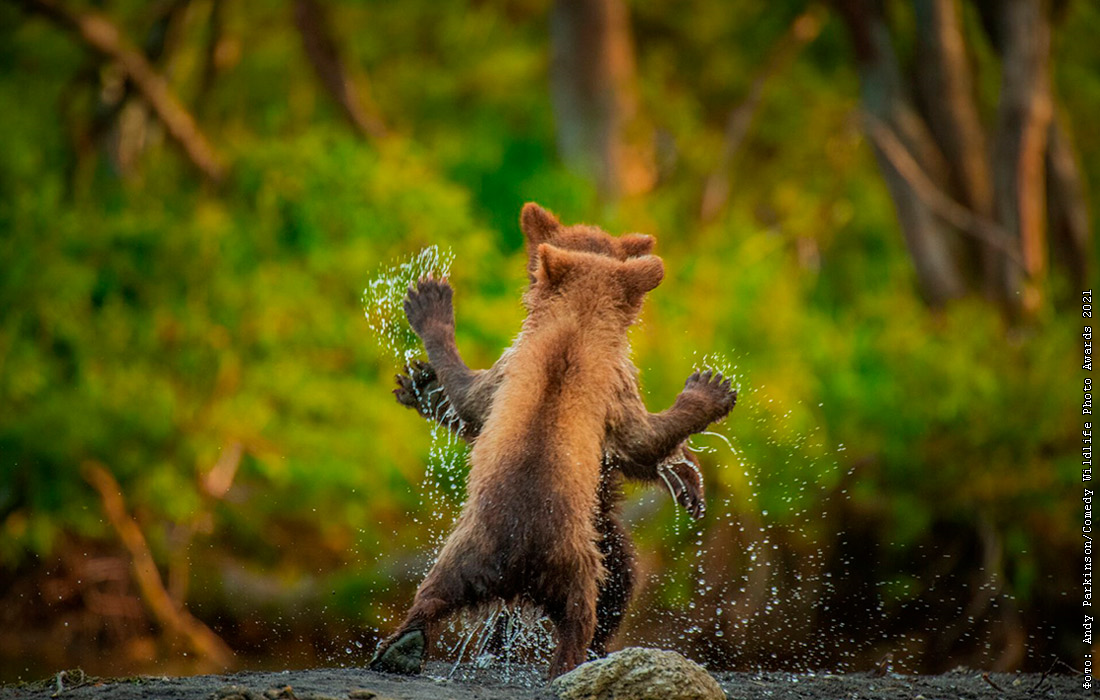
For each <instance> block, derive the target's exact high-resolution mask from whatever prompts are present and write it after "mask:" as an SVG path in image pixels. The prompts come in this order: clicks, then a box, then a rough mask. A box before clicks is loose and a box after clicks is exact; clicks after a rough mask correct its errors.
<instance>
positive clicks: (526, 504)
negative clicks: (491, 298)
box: [370, 244, 732, 676]
mask: <svg viewBox="0 0 1100 700" xmlns="http://www.w3.org/2000/svg"><path fill="white" fill-rule="evenodd" d="M663 274H664V268H663V265H662V263H661V261H660V259H659V258H657V257H655V256H643V257H638V258H632V259H628V260H626V261H620V260H615V259H613V258H610V257H606V256H601V255H596V254H592V253H584V252H575V251H566V250H561V249H558V248H555V247H553V246H550V245H547V244H543V245H541V246H539V248H538V256H537V264H536V266H535V270H534V278H535V281H534V284H533V285H532V287H531V288H530V289H529V291H528V292H527V295H526V296H527V298H526V299H525V301H526V302H527V307H528V309H529V315H528V317H527V319H526V320H525V321H524V326H523V331H522V333H521V335H520V338H519V339H518V340H517V342H516V344H515V345H514V347H513V349H512V355H511V357H510V358H509V361H508V363H507V367H506V370H505V374H504V377H503V379H502V382H501V384H500V386H499V387H498V389H497V390H496V392H495V394H494V397H493V402H492V407H491V409H490V412H489V415H488V417H487V418H486V420H485V423H484V426H483V428H482V431H481V434H480V436H479V437H478V439H477V441H476V442H475V443H474V447H473V450H472V451H471V453H470V475H469V480H468V489H467V501H466V504H465V506H464V508H463V511H462V513H461V514H460V516H459V519H458V522H457V524H456V526H455V529H454V531H453V532H452V533H451V535H450V536H449V537H448V539H447V541H446V543H445V544H444V546H443V548H442V550H441V551H440V554H439V558H438V559H437V561H436V563H435V564H434V566H433V567H432V569H431V571H430V572H429V573H428V576H427V577H426V578H425V580H424V582H423V583H422V584H421V585H420V588H419V589H418V591H417V594H416V597H415V599H414V601H413V605H412V607H411V609H410V611H409V613H408V615H407V617H406V619H405V621H404V623H403V624H402V625H401V627H400V628H399V629H398V630H397V631H396V632H395V633H394V634H393V635H392V636H391V637H389V638H388V639H387V640H386V641H385V642H383V644H382V645H381V646H380V648H379V651H378V653H377V654H376V655H375V658H374V659H373V660H372V661H371V665H370V666H371V668H373V669H375V670H383V671H394V672H402V673H416V672H418V671H419V670H420V668H421V666H422V664H423V660H424V654H425V652H426V649H427V647H428V645H429V644H430V640H431V638H432V636H433V633H434V631H435V630H434V627H435V625H436V623H438V622H439V621H440V620H441V619H442V618H444V617H445V616H447V615H448V614H450V613H452V612H455V611H457V610H459V609H461V608H465V607H473V606H478V605H481V604H484V603H489V602H492V601H494V600H498V599H502V600H504V601H506V602H516V601H523V602H529V603H533V604H535V605H536V606H538V607H539V608H541V609H542V611H543V612H544V613H545V614H546V615H547V617H549V618H550V620H551V622H552V623H553V624H554V626H555V628H556V630H557V633H558V648H557V651H556V653H555V655H554V658H553V661H552V664H551V668H550V674H551V676H557V675H559V674H561V673H563V672H565V671H568V670H570V669H572V668H573V667H575V666H577V665H578V664H580V663H581V662H582V661H584V658H585V650H586V648H587V647H588V645H589V643H590V642H591V640H592V636H593V632H594V630H595V626H596V599H597V586H598V582H599V580H600V579H601V577H602V576H603V575H604V568H603V565H602V562H601V554H600V552H599V550H598V548H597V545H596V542H597V538H598V534H597V531H596V527H595V524H594V517H593V516H594V513H595V512H596V509H597V505H598V503H597V499H598V491H599V488H600V470H601V463H602V461H603V458H604V454H603V451H604V442H605V437H606V435H607V432H608V430H609V426H611V425H613V424H615V423H616V422H617V421H618V420H619V419H621V418H622V416H621V410H620V407H618V406H617V405H616V401H617V397H620V396H622V394H623V392H624V391H630V389H631V388H632V387H631V386H630V385H629V379H630V377H629V376H628V373H626V372H624V371H623V367H625V366H629V362H628V353H629V348H628V344H627V341H626V330H627V328H629V326H630V325H631V324H632V323H633V322H634V320H635V319H636V318H637V315H638V313H639V311H640V309H641V304H642V300H643V298H644V296H645V294H646V293H647V292H648V291H650V290H652V289H653V288H655V287H656V286H657V285H658V284H659V283H660V281H661V278H662V276H663ZM450 303H451V290H450V287H449V286H447V285H446V284H445V283H440V282H437V281H435V280H422V281H421V283H420V285H419V289H418V290H417V291H416V292H410V295H409V297H408V299H407V301H406V313H407V315H408V317H409V321H410V323H411V324H412V326H413V329H414V330H415V331H416V332H417V334H418V335H420V336H421V337H422V338H426V337H429V336H432V335H438V329H432V328H430V327H429V326H430V325H431V324H435V323H439V322H440V321H439V320H440V319H447V318H450V319H453V311H452V310H451V308H450ZM441 307H446V308H441ZM451 322H452V324H453V320H452V321H451ZM431 355H432V352H431V348H430V347H429V358H430V359H432V361H433V363H434V362H435V359H436V358H434V357H431ZM624 382H625V383H626V385H624ZM731 394H732V392H731V391H730V389H729V382H728V381H725V382H723V381H722V378H721V377H720V376H717V375H715V376H711V375H709V374H708V375H693V376H692V378H690V379H689V380H688V385H687V386H686V387H685V390H684V392H682V393H681V394H680V396H679V397H678V398H677V401H676V403H675V404H674V405H673V407H672V408H670V409H669V410H668V411H665V412H663V413H661V414H656V415H653V414H650V415H649V417H648V419H647V420H645V421H643V422H644V423H645V425H638V426H632V429H631V430H629V431H628V432H629V433H631V434H633V435H635V436H637V437H638V438H639V439H638V445H639V446H640V449H641V450H642V452H641V453H640V454H639V455H635V457H639V458H643V459H644V458H648V457H650V453H651V452H652V451H653V450H659V451H660V452H662V453H664V454H667V453H668V452H669V451H671V450H672V449H673V448H675V446H676V445H677V444H679V443H680V442H682V441H683V440H684V439H685V438H686V437H687V436H688V435H690V434H692V433H694V432H698V431H701V430H704V429H705V428H706V427H707V425H709V424H710V423H711V422H713V421H714V420H717V419H720V418H722V417H723V416H724V415H725V414H726V413H727V412H728V411H729V410H730V408H731V407H732V399H731Z"/></svg>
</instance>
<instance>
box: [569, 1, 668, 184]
mask: <svg viewBox="0 0 1100 700" xmlns="http://www.w3.org/2000/svg"><path fill="white" fill-rule="evenodd" d="M550 39H551V60H550V83H551V92H552V96H553V102H554V115H555V117H556V119H557V130H558V147H559V149H560V151H561V156H562V159H563V160H564V161H565V162H566V163H567V164H569V165H570V166H571V167H573V168H575V169H577V170H579V171H580V172H583V173H585V174H587V175H589V176H590V177H592V178H594V179H595V181H596V183H597V185H598V187H599V189H600V192H601V194H602V195H603V196H604V197H606V198H615V197H618V196H619V195H623V194H635V193H639V192H644V191H646V190H648V189H649V188H651V187H652V186H653V182H654V179H655V173H656V170H655V167H654V163H653V154H652V148H653V147H652V133H650V130H649V129H647V128H646V127H645V125H644V124H643V123H642V121H641V120H640V119H639V114H638V95H637V86H636V81H635V66H634V46H633V41H632V39H631V33H630V22H629V16H628V14H627V8H626V5H625V3H624V2H623V0H556V2H555V3H554V6H553V9H552V10H551V14H550Z"/></svg>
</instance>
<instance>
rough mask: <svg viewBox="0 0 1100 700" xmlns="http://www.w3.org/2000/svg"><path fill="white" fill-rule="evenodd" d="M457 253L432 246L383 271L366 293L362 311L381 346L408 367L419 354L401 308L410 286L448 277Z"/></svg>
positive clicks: (398, 361) (364, 293)
mask: <svg viewBox="0 0 1100 700" xmlns="http://www.w3.org/2000/svg"><path fill="white" fill-rule="evenodd" d="M454 257H455V256H454V251H452V250H451V249H450V248H440V247H439V246H437V245H430V246H428V247H427V248H424V249H422V250H421V251H420V252H418V253H416V254H415V255H413V256H411V257H409V258H407V259H405V260H403V261H401V262H398V263H397V264H396V265H392V266H390V267H387V268H385V269H382V270H380V271H379V272H378V273H377V274H376V275H375V276H374V277H373V278H371V281H370V282H368V283H367V286H366V288H365V289H364V290H363V311H364V315H365V316H366V318H367V325H368V326H369V327H370V329H371V330H372V331H374V335H375V338H376V339H377V341H378V344H379V345H380V346H381V347H382V348H384V349H386V350H388V351H389V352H390V353H391V354H392V355H393V357H394V360H395V361H396V362H397V363H398V366H399V367H405V366H406V365H408V364H409V362H411V361H412V359H413V358H414V357H416V356H417V355H418V354H419V353H420V341H419V340H418V339H417V337H416V334H415V333H413V332H412V329H411V328H410V327H409V324H408V322H407V321H406V320H405V312H404V308H403V306H402V304H403V302H404V300H405V295H406V294H407V293H408V291H409V287H411V286H412V285H413V284H415V283H416V282H417V280H419V279H420V278H422V277H427V276H428V275H431V276H433V277H447V276H448V275H450V273H451V264H452V263H454Z"/></svg>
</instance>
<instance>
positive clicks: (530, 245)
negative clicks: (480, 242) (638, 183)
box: [393, 202, 706, 519]
mask: <svg viewBox="0 0 1100 700" xmlns="http://www.w3.org/2000/svg"><path fill="white" fill-rule="evenodd" d="M520 228H521V230H522V231H523V234H524V237H525V239H526V244H527V272H528V277H529V278H530V279H531V280H532V283H533V281H534V276H533V274H534V269H535V262H536V259H537V251H538V247H539V245H541V244H543V243H549V244H550V245H553V246H554V247H556V248H565V249H568V250H576V251H585V252H590V253H597V254H600V255H606V256H610V257H613V258H615V259H616V260H627V259H628V258H632V257H639V256H643V255H649V254H650V253H652V252H653V246H654V243H655V241H654V240H653V237H652V236H645V235H642V234H627V235H624V236H620V237H618V238H616V237H614V236H611V235H608V234H607V233H606V232H604V231H603V230H601V229H600V228H598V227H596V226H587V225H584V224H578V225H573V226H563V225H562V224H561V223H559V222H558V220H557V218H555V217H554V215H553V214H551V213H550V212H548V211H546V210H545V209H543V208H542V207H540V206H539V205H537V204H535V203H534V202H528V203H527V204H525V205H524V207H523V212H522V213H521V214H520ZM452 327H453V326H452ZM439 341H440V342H438V343H437V345H438V346H439V347H440V349H441V350H442V351H443V352H442V355H443V359H444V361H443V363H442V364H443V366H445V367H446V372H447V374H448V375H449V376H450V378H451V379H452V381H454V382H456V383H457V384H458V385H459V386H458V387H456V388H455V389H454V390H451V389H450V388H449V386H446V385H445V386H440V384H439V377H438V375H437V373H436V371H435V368H434V367H433V366H432V365H431V364H429V363H426V362H416V363H415V364H413V365H412V366H411V367H409V368H407V374H405V375H400V374H399V375H397V377H396V379H397V383H398V388H397V389H395V390H394V392H393V393H394V395H395V396H396V397H397V400H398V402H399V403H401V404H403V405H405V406H408V407H409V408H413V409H415V410H416V411H417V412H418V413H420V414H421V415H423V416H424V417H426V418H429V419H431V420H434V421H437V422H439V423H441V424H443V425H445V426H447V427H448V428H450V429H451V430H453V431H455V432H456V433H457V434H458V435H459V436H460V437H462V438H463V439H465V440H468V441H472V440H473V439H475V438H476V437H477V435H478V433H480V432H481V426H482V424H483V423H484V420H485V416H486V415H488V413H489V406H490V405H491V403H492V396H493V393H494V392H495V391H496V388H497V387H498V386H499V385H500V379H501V377H502V376H503V371H504V367H505V365H506V361H507V358H508V356H509V352H508V351H505V354H504V355H503V356H502V357H501V359H499V360H498V361H497V362H496V364H494V365H493V366H492V367H491V368H490V369H488V370H480V371H474V370H471V369H470V368H469V367H467V366H466V364H465V362H464V361H463V360H462V357H461V355H460V354H459V353H458V348H457V345H456V344H455V342H454V336H453V334H452V335H451V337H450V338H446V339H439ZM628 361H629V360H628ZM631 370H632V371H633V372H634V373H635V375H636V374H637V369H635V368H633V366H631ZM635 388H637V381H636V380H635ZM459 389H465V391H463V392H461V393H460V392H459ZM451 393H455V394H456V395H459V399H458V400H452V399H451V398H450V394H451ZM635 393H638V392H637V391H635ZM640 401H641V399H640V396H639V398H638V401H637V403H640ZM608 457H609V458H610V462H609V464H608V465H607V466H608V470H607V471H608V474H609V475H617V474H622V475H623V476H626V477H627V478H629V479H634V480H639V481H649V482H657V481H658V480H663V481H664V482H665V484H666V485H667V486H668V488H669V490H670V491H671V493H672V495H673V497H674V498H675V499H676V501H677V503H679V504H680V505H681V506H683V507H684V508H685V509H687V511H688V512H689V513H690V514H691V516H692V517H693V518H696V519H699V518H702V517H703V514H704V513H705V512H706V502H705V501H704V499H703V483H702V479H701V477H700V471H699V460H698V458H696V456H695V454H694V453H693V452H692V451H691V450H690V449H688V448H687V446H686V445H680V446H678V447H677V449H675V450H673V452H672V453H671V454H669V455H662V459H661V463H660V464H657V463H653V464H645V465H638V464H630V463H627V464H618V463H617V462H615V461H614V455H608ZM613 481H614V479H612V482H613ZM606 486H607V487H608V488H607V489H606V490H607V491H608V493H609V494H610V493H615V492H616V488H615V486H616V484H614V483H608V484H607V485H606Z"/></svg>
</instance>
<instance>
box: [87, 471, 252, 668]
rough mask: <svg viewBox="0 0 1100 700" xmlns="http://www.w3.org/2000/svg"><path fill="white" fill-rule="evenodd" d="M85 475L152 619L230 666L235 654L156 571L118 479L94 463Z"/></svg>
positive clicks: (218, 661) (206, 654)
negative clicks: (130, 563) (125, 554)
mask: <svg viewBox="0 0 1100 700" xmlns="http://www.w3.org/2000/svg"><path fill="white" fill-rule="evenodd" d="M83 473H84V479H85V480H86V481H87V482H88V483H89V484H91V485H92V486H93V487H94V488H95V490H96V491H97V492H98V493H99V498H100V501H101V502H102V504H103V512H104V513H105V514H106V515H107V520H108V521H109V522H110V523H111V527H113V528H114V529H115V532H116V533H118V537H119V539H120V540H122V544H123V545H124V546H125V547H126V549H127V550H129V552H130V557H131V558H132V559H133V565H134V578H135V579H136V580H137V584H138V588H139V589H140V590H141V597H142V599H144V600H145V603H146V605H148V606H149V609H150V611H151V612H152V613H153V616H154V617H156V619H157V621H158V622H159V623H160V624H161V625H162V626H163V627H164V628H165V629H168V630H170V631H172V632H173V633H175V634H177V635H178V636H180V637H182V638H183V639H185V640H187V642H188V644H189V645H190V646H191V648H192V649H194V650H195V651H196V652H197V653H198V654H201V655H202V656H203V657H205V658H207V659H209V660H211V661H212V662H213V663H214V664H216V665H217V666H219V667H221V668H228V667H229V666H231V665H232V664H233V650H232V649H230V648H229V647H228V646H227V645H226V643H225V642H224V641H222V639H221V637H219V636H218V635H216V634H214V632H213V631H211V629H210V628H209V627H207V626H206V625H205V624H203V623H202V621H201V620H199V619H197V618H195V617H194V616H192V615H191V613H190V612H188V611H187V609H186V608H184V607H183V606H182V605H181V604H179V603H177V602H176V601H175V600H173V599H172V597H171V596H170V595H169V594H168V591H167V590H166V589H165V587H164V582H163V581H162V580H161V577H160V573H159V572H158V571H157V565H156V562H155V561H153V554H152V552H151V551H150V550H149V544H148V543H147V542H146V541H145V536H144V535H143V534H142V533H141V528H140V527H138V524H137V523H136V522H134V520H133V518H131V517H130V514H129V513H127V512H126V503H125V502H124V500H123V497H122V491H121V489H120V488H119V485H118V482H117V481H115V478H114V477H113V476H112V475H111V473H110V472H109V471H108V470H107V468H106V467H104V466H103V465H102V464H99V463H97V462H92V461H89V462H85V463H84V465H83Z"/></svg>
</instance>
